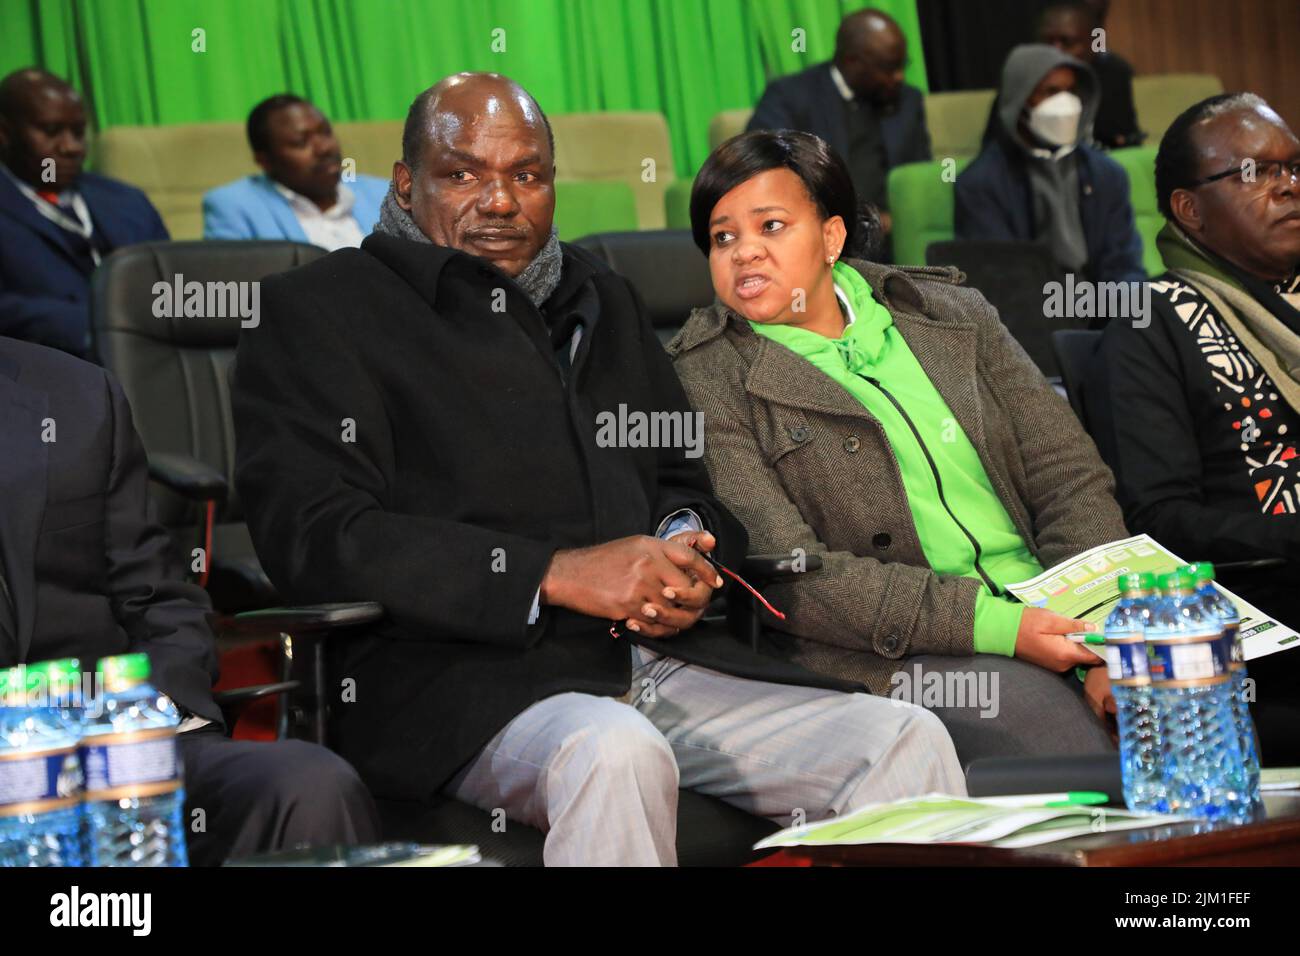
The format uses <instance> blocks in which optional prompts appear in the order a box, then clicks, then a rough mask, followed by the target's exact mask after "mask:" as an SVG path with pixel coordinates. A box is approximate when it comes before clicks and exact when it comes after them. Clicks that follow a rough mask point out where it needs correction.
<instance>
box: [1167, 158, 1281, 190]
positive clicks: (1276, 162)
mask: <svg viewBox="0 0 1300 956" xmlns="http://www.w3.org/2000/svg"><path fill="white" fill-rule="evenodd" d="M1260 166H1277V168H1278V169H1279V170H1285V169H1286V168H1287V167H1288V166H1289V167H1290V168H1291V169H1290V172H1291V178H1292V179H1297V180H1300V159H1296V160H1289V161H1288V160H1281V159H1268V160H1265V161H1264V162H1263V163H1256V164H1255V168H1256V169H1258V168H1259V167H1260ZM1242 171H1243V170H1242V167H1241V166H1240V165H1237V166H1233V167H1232V168H1231V169H1225V170H1224V171H1223V172H1221V173H1215V174H1214V175H1213V176H1204V177H1202V178H1200V179H1193V180H1192V181H1191V183H1190V184H1189V185H1188V186H1187V188H1188V189H1195V188H1196V187H1197V186H1207V185H1209V184H1210V183H1215V182H1218V181H1219V180H1220V179H1227V178H1228V177H1229V176H1239V175H1241V173H1242ZM1278 178H1281V177H1280V176H1265V177H1262V178H1261V179H1260V180H1259V182H1268V181H1269V180H1271V179H1278Z"/></svg>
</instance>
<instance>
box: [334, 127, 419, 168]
mask: <svg viewBox="0 0 1300 956" xmlns="http://www.w3.org/2000/svg"><path fill="white" fill-rule="evenodd" d="M404 125H406V121H405V120H358V121H356V122H351V123H346V122H345V123H335V124H334V137H335V138H336V139H337V140H338V141H339V149H341V150H342V151H343V159H344V160H345V161H346V160H349V159H351V160H355V162H356V164H357V165H356V171H357V172H358V173H364V174H365V175H367V176H378V177H379V178H380V179H390V178H392V175H393V163H394V162H396V161H397V160H399V159H401V158H402V127H403V126H404Z"/></svg>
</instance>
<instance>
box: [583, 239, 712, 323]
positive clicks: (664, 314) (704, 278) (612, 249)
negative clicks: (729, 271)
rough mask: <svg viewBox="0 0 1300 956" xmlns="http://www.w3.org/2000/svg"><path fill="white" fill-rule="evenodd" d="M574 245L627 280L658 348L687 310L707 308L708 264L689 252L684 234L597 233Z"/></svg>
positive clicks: (709, 288) (691, 246)
mask: <svg viewBox="0 0 1300 956" xmlns="http://www.w3.org/2000/svg"><path fill="white" fill-rule="evenodd" d="M574 245H577V246H580V247H582V248H583V249H586V250H587V251H589V252H592V253H595V254H596V255H597V256H599V257H600V258H601V259H602V260H604V261H605V263H606V264H608V265H609V267H610V268H611V269H613V270H614V271H615V272H617V273H619V274H620V275H623V276H626V277H627V280H628V281H629V282H631V283H632V286H633V288H635V289H636V291H637V294H638V295H640V296H641V301H642V302H644V303H645V307H646V311H647V313H649V316H650V322H651V324H653V325H654V328H655V333H656V334H657V335H658V336H659V340H660V341H661V342H664V343H667V342H668V341H669V339H671V338H672V337H673V336H674V335H676V334H677V330H678V329H680V328H681V327H682V325H683V324H685V322H686V319H687V318H688V317H689V316H690V314H691V309H694V308H698V307H702V306H707V305H711V304H712V303H713V298H714V296H713V280H712V279H711V278H709V261H708V259H706V258H705V257H704V255H703V254H702V253H701V252H700V250H699V249H697V248H696V247H695V242H694V240H693V239H691V232H690V230H689V229H647V230H643V231H640V232H600V233H594V234H592V235H590V236H583V237H582V238H581V239H578V240H577V241H576V242H575V243H574Z"/></svg>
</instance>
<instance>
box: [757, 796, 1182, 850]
mask: <svg viewBox="0 0 1300 956" xmlns="http://www.w3.org/2000/svg"><path fill="white" fill-rule="evenodd" d="M1186 819H1190V818H1188V817H1179V816H1174V815H1172V814H1140V813H1132V812H1130V811H1128V810H1112V809H1110V808H1108V807H1095V806H1045V805H1044V804H1043V802H1042V795H1040V796H1039V797H1038V798H1037V800H1035V798H1034V797H1032V796H1028V797H990V798H988V799H982V800H977V799H973V798H965V797H952V796H947V795H945V794H942V793H929V794H926V795H925V796H923V797H917V798H915V799H911V800H895V801H893V802H891V803H875V804H870V805H868V806H865V807H861V808H859V809H857V810H855V811H853V812H852V813H849V814H846V815H844V816H842V817H835V818H833V819H830V820H823V821H821V822H819V823H810V824H807V825H805V826H799V827H789V828H787V829H785V830H782V831H780V832H779V833H774V834H772V835H771V836H769V837H767V838H766V839H765V840H762V841H760V842H759V843H757V844H755V845H754V849H756V850H763V849H768V848H772V847H784V846H860V845H863V844H868V843H908V844H931V843H978V844H981V845H984V846H994V847H1003V848H1008V849H1009V848H1015V847H1026V846H1039V845H1041V844H1044V843H1055V842H1056V841H1058V840H1068V839H1069V838H1070V837H1076V836H1087V835H1088V834H1090V833H1106V832H1110V831H1113V830H1132V829H1137V828H1140V827H1152V826H1166V825H1168V824H1170V823H1178V822H1181V821H1183V820H1186Z"/></svg>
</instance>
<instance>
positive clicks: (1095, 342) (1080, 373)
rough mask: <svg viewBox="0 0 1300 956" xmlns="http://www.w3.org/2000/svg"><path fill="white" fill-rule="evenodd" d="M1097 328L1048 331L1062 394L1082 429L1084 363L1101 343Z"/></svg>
mask: <svg viewBox="0 0 1300 956" xmlns="http://www.w3.org/2000/svg"><path fill="white" fill-rule="evenodd" d="M1101 335H1102V333H1100V332H1094V331H1092V330H1091V329H1057V330H1056V331H1055V332H1053V333H1052V351H1053V352H1054V353H1055V355H1056V365H1057V368H1059V369H1060V370H1061V381H1062V384H1063V385H1065V394H1066V397H1068V398H1069V400H1070V407H1071V408H1073V409H1074V414H1075V415H1077V416H1079V421H1081V422H1082V423H1083V428H1084V431H1087V430H1088V417H1087V414H1086V408H1085V406H1084V397H1083V393H1084V389H1085V387H1086V385H1087V378H1088V366H1089V365H1091V364H1092V359H1093V356H1095V355H1096V354H1097V349H1098V348H1099V347H1100V346H1101Z"/></svg>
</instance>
